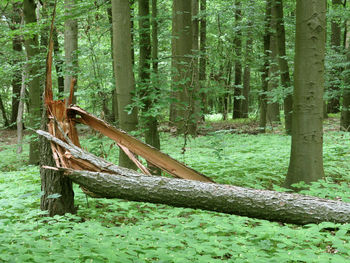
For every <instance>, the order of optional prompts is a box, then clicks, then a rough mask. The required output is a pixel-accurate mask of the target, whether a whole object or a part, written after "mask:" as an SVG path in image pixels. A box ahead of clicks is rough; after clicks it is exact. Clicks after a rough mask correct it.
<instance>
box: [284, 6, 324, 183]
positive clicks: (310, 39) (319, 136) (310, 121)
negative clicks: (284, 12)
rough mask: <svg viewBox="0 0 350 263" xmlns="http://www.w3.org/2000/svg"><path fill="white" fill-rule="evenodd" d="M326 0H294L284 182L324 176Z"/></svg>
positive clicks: (310, 180) (311, 180) (308, 179)
mask: <svg viewBox="0 0 350 263" xmlns="http://www.w3.org/2000/svg"><path fill="white" fill-rule="evenodd" d="M325 30H326V2H325V1H319V2H315V1H303V0H297V8H296V36H295V63H294V66H295V69H294V74H295V76H294V94H293V127H292V147H291V156H290V163H289V169H288V174H287V178H286V181H285V185H286V186H287V187H291V185H292V184H294V183H298V182H300V181H304V182H306V183H310V182H313V181H317V180H319V179H321V178H323V176H324V170H323V159H322V152H323V150H322V144H323V130H322V121H323V90H324V58H325V37H326V34H325Z"/></svg>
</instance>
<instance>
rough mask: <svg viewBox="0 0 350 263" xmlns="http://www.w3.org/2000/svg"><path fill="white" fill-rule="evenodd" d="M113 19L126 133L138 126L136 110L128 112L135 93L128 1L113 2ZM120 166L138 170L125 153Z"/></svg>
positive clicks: (121, 119) (120, 108) (119, 96)
mask: <svg viewBox="0 0 350 263" xmlns="http://www.w3.org/2000/svg"><path fill="white" fill-rule="evenodd" d="M112 18H113V36H114V38H113V41H114V43H113V50H114V52H113V53H114V56H115V57H114V58H115V61H114V63H115V71H116V72H115V79H116V92H117V100H118V114H119V116H118V119H119V127H120V128H121V129H123V130H125V131H133V130H135V129H136V126H137V110H136V108H134V109H133V110H132V111H131V113H130V114H129V113H128V112H127V110H126V106H128V105H129V104H131V103H132V93H133V92H134V91H135V79H134V72H133V67H132V65H133V63H132V57H131V51H130V50H131V32H130V4H129V1H128V0H112ZM119 165H120V166H123V167H128V168H133V169H136V166H135V164H134V163H133V162H132V161H131V160H130V159H129V157H128V156H127V155H126V154H125V153H124V152H123V151H120V153H119Z"/></svg>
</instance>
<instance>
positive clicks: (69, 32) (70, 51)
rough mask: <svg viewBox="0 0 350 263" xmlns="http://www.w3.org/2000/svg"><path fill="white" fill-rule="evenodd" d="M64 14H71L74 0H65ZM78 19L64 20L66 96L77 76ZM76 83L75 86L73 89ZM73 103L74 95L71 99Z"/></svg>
mask: <svg viewBox="0 0 350 263" xmlns="http://www.w3.org/2000/svg"><path fill="white" fill-rule="evenodd" d="M64 5H65V15H66V16H72V15H73V10H74V9H75V8H76V7H75V6H76V0H65V1H64ZM77 52H78V21H77V19H74V18H68V19H67V20H66V21H65V22H64V53H65V63H66V76H65V79H64V93H65V96H66V97H68V95H69V92H70V85H71V82H72V79H73V78H74V79H76V80H77V78H78V75H77V72H78V53H77ZM76 89H77V85H76V86H75V90H76ZM73 103H75V97H74V99H73Z"/></svg>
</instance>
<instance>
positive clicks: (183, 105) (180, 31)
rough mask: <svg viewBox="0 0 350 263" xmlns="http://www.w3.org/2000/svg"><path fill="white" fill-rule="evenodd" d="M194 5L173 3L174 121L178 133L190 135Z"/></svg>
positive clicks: (183, 0)
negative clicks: (192, 14)
mask: <svg viewBox="0 0 350 263" xmlns="http://www.w3.org/2000/svg"><path fill="white" fill-rule="evenodd" d="M191 11H192V4H191V1H188V0H176V1H173V28H172V41H173V43H172V49H173V50H172V54H173V58H172V65H173V68H174V73H173V74H174V75H173V87H174V94H175V98H176V102H175V103H174V106H173V109H172V110H173V111H174V112H173V115H174V116H173V120H174V122H175V126H176V127H177V131H178V133H186V134H187V133H189V129H188V128H189V127H188V124H189V122H190V121H191V117H192V108H191V105H192V102H191V100H192V95H193V90H192V87H191V77H192V70H191V68H192V66H191V64H192V59H191V54H192V16H191Z"/></svg>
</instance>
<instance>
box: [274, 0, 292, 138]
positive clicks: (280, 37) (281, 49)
mask: <svg viewBox="0 0 350 263" xmlns="http://www.w3.org/2000/svg"><path fill="white" fill-rule="evenodd" d="M273 8H275V13H276V36H277V48H278V63H279V68H280V71H281V84H282V86H283V87H284V89H285V90H287V91H288V92H287V96H286V97H285V99H284V119H285V129H286V133H287V134H291V132H292V111H293V95H292V92H291V91H290V92H289V89H290V88H291V83H290V76H289V67H288V61H287V58H286V33H285V29H284V16H283V0H273Z"/></svg>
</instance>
